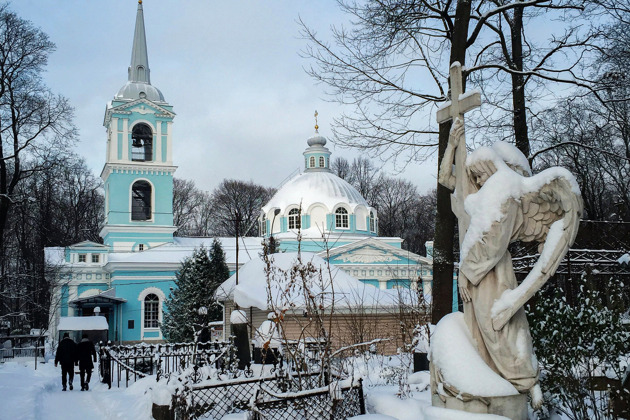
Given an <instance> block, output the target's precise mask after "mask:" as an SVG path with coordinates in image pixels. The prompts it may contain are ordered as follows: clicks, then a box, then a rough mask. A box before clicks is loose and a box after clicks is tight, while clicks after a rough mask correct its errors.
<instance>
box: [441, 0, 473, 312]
mask: <svg viewBox="0 0 630 420" xmlns="http://www.w3.org/2000/svg"><path fill="white" fill-rule="evenodd" d="M470 8H471V3H470V0H458V1H457V8H456V10H455V23H454V25H453V33H452V38H451V58H450V64H453V63H454V62H456V61H459V62H460V63H461V64H462V66H464V64H465V61H466V48H467V42H468V24H469V22H470ZM464 86H465V81H464ZM451 124H452V122H451V121H447V122H444V123H442V124H440V134H439V147H438V156H439V157H438V170H439V167H440V163H441V161H442V157H443V156H444V150H446V146H447V144H448V135H449V131H450V129H451ZM454 242H455V215H454V214H453V212H452V210H451V194H450V191H449V190H448V189H447V188H445V187H443V186H442V185H440V184H439V183H438V186H437V213H436V216H435V241H434V244H433V249H434V251H433V309H432V314H431V322H432V323H434V324H436V323H437V322H438V321H439V320H440V319H442V317H443V316H444V315H447V314H449V313H450V312H451V311H452V310H453V270H454V264H453V259H454V258H453V248H454V246H453V245H454Z"/></svg>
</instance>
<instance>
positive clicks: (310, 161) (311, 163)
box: [308, 156, 315, 168]
mask: <svg viewBox="0 0 630 420" xmlns="http://www.w3.org/2000/svg"><path fill="white" fill-rule="evenodd" d="M308 161H309V164H308V166H309V167H311V168H314V167H315V156H311V158H310V159H309V160H308Z"/></svg>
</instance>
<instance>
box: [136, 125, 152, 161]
mask: <svg viewBox="0 0 630 420" xmlns="http://www.w3.org/2000/svg"><path fill="white" fill-rule="evenodd" d="M131 141H132V143H131V160H133V161H136V162H148V161H152V160H153V132H152V131H151V127H149V126H148V125H146V124H142V123H141V124H136V125H135V126H134V127H133V130H132V131H131Z"/></svg>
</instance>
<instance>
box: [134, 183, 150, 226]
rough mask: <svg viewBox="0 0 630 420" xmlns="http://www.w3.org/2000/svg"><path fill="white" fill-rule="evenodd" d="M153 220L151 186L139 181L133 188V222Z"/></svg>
mask: <svg viewBox="0 0 630 420" xmlns="http://www.w3.org/2000/svg"><path fill="white" fill-rule="evenodd" d="M150 219H151V184H149V183H148V182H147V181H137V182H135V183H134V184H133V187H131V220H150Z"/></svg>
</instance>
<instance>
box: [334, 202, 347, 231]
mask: <svg viewBox="0 0 630 420" xmlns="http://www.w3.org/2000/svg"><path fill="white" fill-rule="evenodd" d="M335 227H336V228H341V229H348V227H349V223H348V210H346V209H344V208H343V207H339V208H338V209H337V211H336V212H335Z"/></svg>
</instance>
